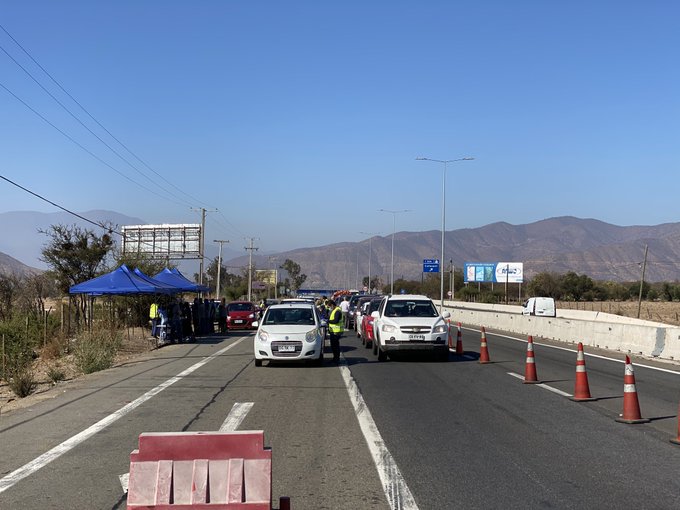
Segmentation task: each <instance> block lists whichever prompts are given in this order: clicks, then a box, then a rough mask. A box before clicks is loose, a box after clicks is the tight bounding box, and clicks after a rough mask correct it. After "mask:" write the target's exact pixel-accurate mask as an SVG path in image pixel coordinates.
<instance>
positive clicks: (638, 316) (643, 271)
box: [637, 244, 649, 319]
mask: <svg viewBox="0 0 680 510" xmlns="http://www.w3.org/2000/svg"><path fill="white" fill-rule="evenodd" d="M648 248H649V245H648V244H645V258H644V260H643V261H642V277H641V278H640V295H639V296H638V313H637V318H638V319H639V318H640V308H641V307H642V286H643V285H644V284H645V269H646V268H647V249H648Z"/></svg>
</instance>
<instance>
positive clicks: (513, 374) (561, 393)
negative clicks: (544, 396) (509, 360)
mask: <svg viewBox="0 0 680 510" xmlns="http://www.w3.org/2000/svg"><path fill="white" fill-rule="evenodd" d="M508 375H511V376H513V377H516V378H517V379H519V380H520V381H524V376H523V375H520V374H516V373H515V372H508ZM533 386H540V387H541V388H545V389H546V390H548V391H552V392H553V393H557V394H558V395H562V396H563V397H571V396H572V394H571V393H567V392H566V391H562V390H558V389H557V388H553V387H552V386H548V385H547V384H543V383H538V384H534V385H533Z"/></svg>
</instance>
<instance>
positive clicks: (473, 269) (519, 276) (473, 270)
mask: <svg viewBox="0 0 680 510" xmlns="http://www.w3.org/2000/svg"><path fill="white" fill-rule="evenodd" d="M463 276H464V281H465V283H484V282H491V283H506V282H507V283H523V282H524V263H522V262H466V263H465V267H464V269H463Z"/></svg>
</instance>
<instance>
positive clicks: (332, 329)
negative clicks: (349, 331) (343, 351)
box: [328, 299, 344, 363]
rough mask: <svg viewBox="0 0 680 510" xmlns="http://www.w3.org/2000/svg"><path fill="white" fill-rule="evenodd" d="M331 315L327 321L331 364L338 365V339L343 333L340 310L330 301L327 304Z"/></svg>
mask: <svg viewBox="0 0 680 510" xmlns="http://www.w3.org/2000/svg"><path fill="white" fill-rule="evenodd" d="M329 304H330V306H331V314H330V317H329V319H328V332H329V334H330V337H331V350H332V351H333V363H340V337H341V336H342V332H343V331H344V327H343V324H344V323H343V318H342V309H341V308H340V307H339V306H338V305H336V304H335V301H333V300H332V299H331V300H330V302H329Z"/></svg>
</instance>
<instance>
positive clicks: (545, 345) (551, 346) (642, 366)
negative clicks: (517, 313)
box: [463, 328, 680, 375]
mask: <svg viewBox="0 0 680 510" xmlns="http://www.w3.org/2000/svg"><path fill="white" fill-rule="evenodd" d="M463 329H467V330H468V331H476V332H479V330H478V329H473V328H463ZM487 335H493V336H499V337H501V338H508V339H510V340H515V341H517V342H524V343H527V341H526V340H524V339H522V338H517V337H514V336H508V335H503V334H501V333H489V332H488V331H487ZM556 341H558V340H556ZM534 345H540V346H541V347H550V348H551V349H557V350H560V351H568V352H573V353H574V354H576V353H577V352H578V351H577V350H575V349H570V348H568V347H560V346H558V345H550V344H543V343H540V342H536V341H534ZM583 345H584V347H588V346H587V345H586V344H583ZM584 354H585V355H586V356H589V357H591V358H599V359H603V360H607V361H614V362H616V363H625V362H626V361H625V360H622V359H616V358H610V357H608V356H602V355H600V354H590V353H588V352H584ZM622 354H626V353H623V352H622ZM633 364H634V365H635V366H636V367H641V368H648V369H650V370H656V371H658V372H666V373H667V374H674V375H680V371H678V370H670V369H668V368H661V367H653V366H651V365H642V364H639V363H633Z"/></svg>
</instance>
